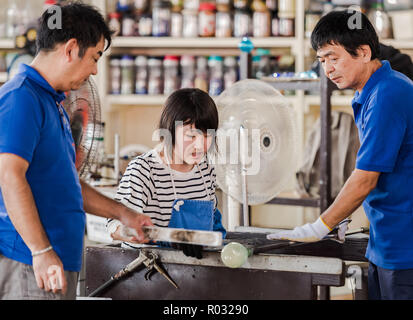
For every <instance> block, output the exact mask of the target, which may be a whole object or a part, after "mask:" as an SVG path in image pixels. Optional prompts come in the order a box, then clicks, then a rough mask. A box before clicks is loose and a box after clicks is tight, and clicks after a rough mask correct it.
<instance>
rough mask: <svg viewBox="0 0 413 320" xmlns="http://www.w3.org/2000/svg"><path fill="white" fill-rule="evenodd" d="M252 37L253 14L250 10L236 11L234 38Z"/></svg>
mask: <svg viewBox="0 0 413 320" xmlns="http://www.w3.org/2000/svg"><path fill="white" fill-rule="evenodd" d="M251 35H252V20H251V13H250V11H249V10H248V9H235V12H234V37H236V38H240V37H246V36H251Z"/></svg>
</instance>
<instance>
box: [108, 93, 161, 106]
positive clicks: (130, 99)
mask: <svg viewBox="0 0 413 320" xmlns="http://www.w3.org/2000/svg"><path fill="white" fill-rule="evenodd" d="M107 98H108V102H109V103H110V104H114V105H141V106H145V105H163V104H164V103H165V101H166V98H167V97H166V96H164V95H147V94H130V95H122V94H119V95H115V94H111V95H108V96H107Z"/></svg>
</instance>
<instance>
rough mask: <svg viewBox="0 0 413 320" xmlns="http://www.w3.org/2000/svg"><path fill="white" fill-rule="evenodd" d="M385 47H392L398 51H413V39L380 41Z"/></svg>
mask: <svg viewBox="0 0 413 320" xmlns="http://www.w3.org/2000/svg"><path fill="white" fill-rule="evenodd" d="M380 42H382V43H383V44H385V45H388V46H392V47H394V48H396V49H413V39H411V40H396V39H382V40H380Z"/></svg>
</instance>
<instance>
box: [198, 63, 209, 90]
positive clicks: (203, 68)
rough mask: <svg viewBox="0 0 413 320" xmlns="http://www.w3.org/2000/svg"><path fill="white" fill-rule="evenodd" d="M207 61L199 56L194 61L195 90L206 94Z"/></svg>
mask: <svg viewBox="0 0 413 320" xmlns="http://www.w3.org/2000/svg"><path fill="white" fill-rule="evenodd" d="M208 78H209V75H208V60H207V58H206V57H203V56H200V57H198V58H197V59H196V72H195V88H198V89H201V90H203V91H205V92H208Z"/></svg>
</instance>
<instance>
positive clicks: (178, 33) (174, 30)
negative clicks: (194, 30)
mask: <svg viewBox="0 0 413 320" xmlns="http://www.w3.org/2000/svg"><path fill="white" fill-rule="evenodd" d="M182 25H183V17H182V13H181V9H180V7H178V6H174V7H172V13H171V37H177V38H179V37H182Z"/></svg>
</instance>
